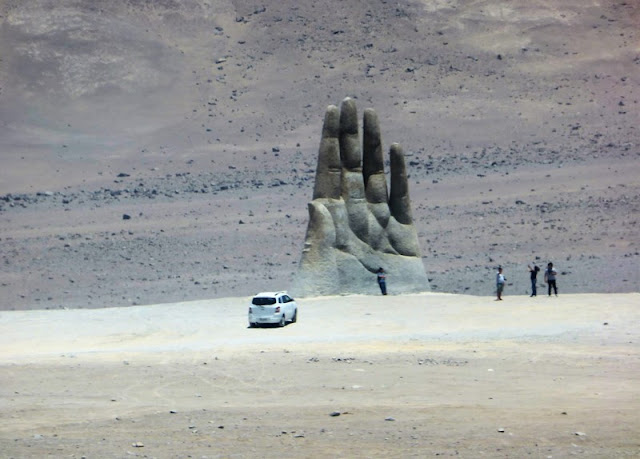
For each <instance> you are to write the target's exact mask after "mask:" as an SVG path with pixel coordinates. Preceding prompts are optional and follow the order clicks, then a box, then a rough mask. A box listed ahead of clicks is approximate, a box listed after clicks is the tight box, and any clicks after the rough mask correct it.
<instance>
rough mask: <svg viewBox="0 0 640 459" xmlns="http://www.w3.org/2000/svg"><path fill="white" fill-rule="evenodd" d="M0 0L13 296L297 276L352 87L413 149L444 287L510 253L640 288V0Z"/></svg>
mask: <svg viewBox="0 0 640 459" xmlns="http://www.w3.org/2000/svg"><path fill="white" fill-rule="evenodd" d="M0 15H1V16H2V17H1V18H0V21H2V22H1V26H0V59H1V61H0V154H1V158H2V165H3V167H2V168H0V197H2V199H1V200H0V217H1V221H2V235H1V236H0V237H1V239H2V240H1V241H0V242H1V247H2V249H1V252H2V253H1V255H2V258H3V260H2V263H3V269H2V270H1V271H0V303H1V305H0V306H1V307H2V308H3V309H12V308H16V309H25V308H59V307H102V306H116V305H127V304H147V303H158V302H166V301H179V300H183V299H199V298H208V297H213V296H227V295H232V296H244V295H251V294H253V293H255V291H257V290H263V289H269V290H272V289H281V288H287V286H288V284H289V283H290V280H291V278H292V276H293V273H294V272H295V269H296V265H297V262H298V259H299V255H300V251H301V249H302V244H303V239H304V232H305V229H306V219H307V215H306V203H307V202H308V201H309V200H310V199H311V191H312V186H313V179H314V173H315V160H316V153H317V147H318V144H319V140H320V137H319V136H320V131H321V123H322V118H323V116H324V110H325V108H326V106H327V105H328V104H337V103H339V102H340V101H341V100H342V99H343V98H344V97H346V96H350V97H354V98H356V99H357V101H358V105H359V109H360V111H362V110H363V109H364V108H367V107H373V108H375V109H376V110H377V112H378V114H379V116H380V119H381V124H382V126H381V127H382V132H383V140H384V142H385V145H387V146H388V145H389V143H391V142H400V143H401V144H402V145H403V147H404V149H405V151H406V153H407V162H408V165H409V173H410V191H411V195H412V200H413V209H414V217H415V219H416V225H417V227H418V231H419V236H420V242H421V244H422V249H423V256H424V264H425V269H426V270H427V273H428V275H429V277H430V279H431V286H432V289H433V290H435V291H447V292H456V293H470V294H478V295H491V294H492V291H493V282H494V279H493V272H494V269H495V267H496V266H497V265H498V264H501V265H503V266H504V267H505V271H506V274H507V279H508V281H509V284H510V285H509V286H508V289H507V294H509V293H511V294H514V293H517V294H525V293H529V292H528V290H527V289H528V288H529V281H528V273H527V269H526V265H527V263H530V262H532V261H536V262H538V263H540V264H541V266H543V265H546V262H547V261H553V262H554V263H555V264H556V266H558V268H559V270H560V271H561V273H562V275H561V276H560V280H559V282H558V283H559V286H560V289H561V292H563V291H564V292H583V291H588V292H627V291H638V285H640V280H639V277H640V276H639V274H638V246H637V242H636V241H637V240H638V229H637V215H638V209H639V207H640V197H639V196H640V195H639V187H640V181H639V180H638V179H637V177H638V176H639V175H640V174H639V173H640V170H639V169H640V167H639V166H638V155H639V153H640V150H639V147H638V139H639V137H640V136H639V133H638V126H639V123H638V122H639V121H640V119H639V116H638V113H640V111H639V110H638V99H639V97H640V96H639V89H638V88H639V87H640V86H639V83H640V81H639V80H640V71H639V70H640V46H639V45H638V43H639V41H638V30H639V29H638V26H639V25H640V6H639V5H638V4H637V3H635V2H631V1H578V0H569V1H559V0H556V1H542V0H539V1H536V0H533V1H524V0H521V1H510V2H501V1H495V0H486V1H456V0H451V1H444V0H442V1H441V0H435V1H414V2H405V1H401V2H390V1H376V2H365V1H355V0H349V1H329V2H324V3H323V4H319V3H317V2H309V1H298V2H289V1H281V2H275V1H263V2H240V1H235V2H234V1H215V2H214V1H210V2H205V1H196V0H187V1H181V2H177V1H171V0H166V1H147V0H129V1H125V0H114V1H111V2H98V1H70V0H63V1H43V0H31V1H27V2H17V1H13V2H12V1H0ZM125 215H126V216H127V217H129V218H126V217H124V216H125ZM392 286H393V279H392V276H391V277H390V279H389V287H390V290H393V287H392ZM376 288H377V287H376V285H375V282H374V280H373V279H372V293H375V292H376V291H375V289H376ZM541 288H542V286H541ZM539 293H543V292H539Z"/></svg>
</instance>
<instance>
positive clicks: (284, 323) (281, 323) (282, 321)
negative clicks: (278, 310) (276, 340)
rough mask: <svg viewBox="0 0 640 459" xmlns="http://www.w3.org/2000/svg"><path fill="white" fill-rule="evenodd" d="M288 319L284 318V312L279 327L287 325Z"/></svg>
mask: <svg viewBox="0 0 640 459" xmlns="http://www.w3.org/2000/svg"><path fill="white" fill-rule="evenodd" d="M286 323H287V321H286V319H285V318H284V314H282V317H280V322H279V323H278V326H279V327H284V326H285V325H286Z"/></svg>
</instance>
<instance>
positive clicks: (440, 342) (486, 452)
mask: <svg viewBox="0 0 640 459" xmlns="http://www.w3.org/2000/svg"><path fill="white" fill-rule="evenodd" d="M248 301H249V298H227V299H216V300H203V301H195V302H184V303H174V304H162V305H149V306H133V307H123V308H106V309H73V310H49V311H47V310H40V311H4V312H0V328H2V330H3V332H2V334H1V335H0V361H1V362H2V364H1V367H0V394H1V400H2V413H3V414H2V417H1V418H0V449H1V450H2V452H3V453H2V456H3V457H12V458H13V457H15V458H18V457H87V458H91V457H104V458H106V457H114V458H116V457H117V458H122V457H158V458H169V457H198V458H203V457H274V458H275V457H398V458H401V457H435V456H445V457H450V456H458V457H467V458H477V457H509V458H514V457H539V458H563V457H590V458H611V457H617V458H622V457H629V458H631V457H638V455H640V417H638V408H640V398H639V396H638V390H637V381H638V378H639V377H640V360H639V356H640V353H639V352H638V351H639V345H640V331H639V330H638V327H637V324H638V320H639V319H640V312H639V311H638V304H639V301H640V298H639V294H637V293H630V294H572V295H562V296H558V297H550V298H549V297H546V296H544V297H543V296H541V297H537V298H530V297H525V296H511V297H505V300H504V301H500V302H498V301H494V300H493V299H491V298H482V297H478V296H465V295H452V294H442V293H426V294H417V295H397V296H387V297H382V296H376V297H373V296H342V297H340V296H337V297H322V298H310V299H306V300H304V301H300V303H299V311H300V319H299V320H298V322H297V323H294V324H289V325H287V326H286V327H284V328H257V329H253V328H248V327H247V322H246V309H247V304H248Z"/></svg>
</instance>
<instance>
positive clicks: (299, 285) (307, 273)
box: [291, 98, 429, 296]
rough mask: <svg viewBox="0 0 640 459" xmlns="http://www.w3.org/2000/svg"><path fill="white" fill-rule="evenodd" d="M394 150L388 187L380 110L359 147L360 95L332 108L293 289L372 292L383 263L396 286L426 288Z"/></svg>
mask: <svg viewBox="0 0 640 459" xmlns="http://www.w3.org/2000/svg"><path fill="white" fill-rule="evenodd" d="M363 153H364V154H363ZM390 157H391V186H390V193H389V194H388V193H387V182H386V178H385V175H384V163H383V155H382V141H381V137H380V126H379V123H378V117H377V115H376V113H375V111H374V110H372V109H367V110H365V111H364V119H363V139H362V148H361V147H360V138H359V133H358V114H357V110H356V104H355V101H354V100H352V99H349V98H346V99H345V100H343V101H342V105H341V107H340V109H338V107H336V106H334V105H331V106H329V107H328V108H327V112H326V114H325V118H324V126H323V128H322V139H321V141H320V149H319V152H318V166H317V170H316V183H315V187H314V190H313V201H312V202H311V203H310V204H309V224H308V227H307V234H306V239H305V245H304V249H303V252H302V259H301V261H300V266H299V270H298V273H297V275H296V278H295V280H294V285H293V287H292V289H291V291H292V293H293V294H294V295H299V296H313V295H335V294H346V293H364V294H372V293H375V292H376V291H377V289H378V287H377V285H376V282H375V280H376V274H375V273H376V272H377V271H378V269H379V268H380V267H382V268H384V270H385V271H386V274H387V276H388V286H389V291H390V292H391V293H408V292H420V291H428V290H429V282H428V279H427V276H426V274H425V272H424V267H423V265H422V259H421V256H420V246H419V244H418V236H417V233H416V229H415V227H414V225H413V218H412V216H411V202H410V199H409V187H408V184H407V173H406V169H405V163H404V154H403V152H402V148H401V147H400V145H398V144H396V143H394V144H393V145H391V148H390Z"/></svg>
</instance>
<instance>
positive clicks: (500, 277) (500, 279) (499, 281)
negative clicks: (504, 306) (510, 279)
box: [496, 266, 507, 301]
mask: <svg viewBox="0 0 640 459" xmlns="http://www.w3.org/2000/svg"><path fill="white" fill-rule="evenodd" d="M506 280H507V278H506V277H504V274H502V266H500V267H498V273H497V274H496V292H497V294H498V298H497V299H496V301H502V291H503V290H504V283H505V282H506Z"/></svg>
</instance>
